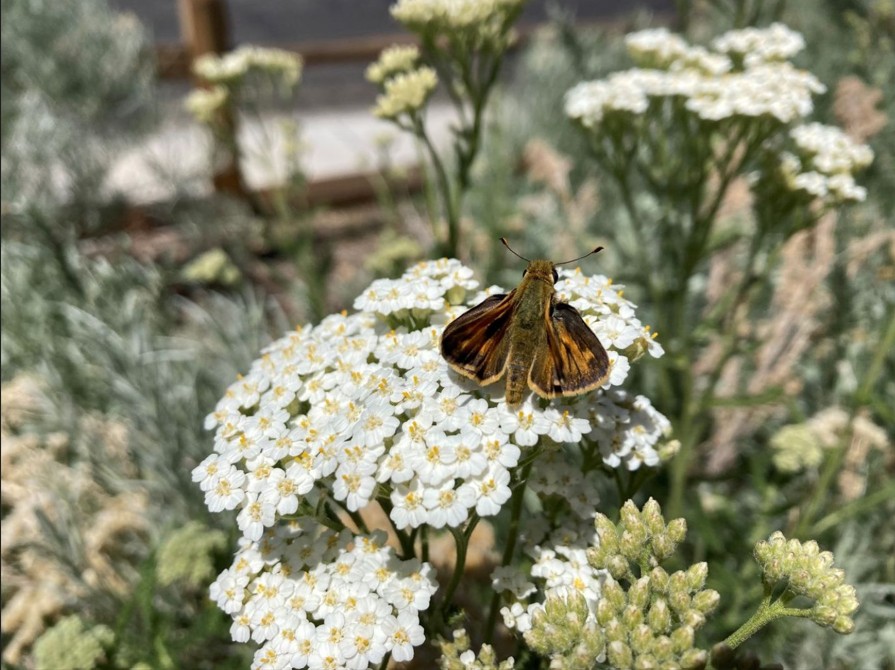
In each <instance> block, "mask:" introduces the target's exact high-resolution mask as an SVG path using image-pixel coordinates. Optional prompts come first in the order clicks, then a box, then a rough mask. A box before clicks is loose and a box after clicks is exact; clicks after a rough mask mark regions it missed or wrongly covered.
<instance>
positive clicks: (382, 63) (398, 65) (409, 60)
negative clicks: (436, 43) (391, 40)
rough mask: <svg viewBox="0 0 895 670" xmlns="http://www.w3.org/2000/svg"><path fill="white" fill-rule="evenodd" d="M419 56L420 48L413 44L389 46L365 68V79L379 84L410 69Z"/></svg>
mask: <svg viewBox="0 0 895 670" xmlns="http://www.w3.org/2000/svg"><path fill="white" fill-rule="evenodd" d="M419 57H420V50H419V49H418V48H417V47H416V46H414V45H408V46H401V45H398V44H396V45H393V46H390V47H388V48H387V49H384V50H383V51H382V53H381V54H379V59H378V60H377V61H376V62H375V63H372V64H371V65H370V67H368V68H367V79H368V80H369V81H371V82H373V83H374V84H381V83H383V82H384V81H385V80H386V79H388V78H389V77H392V76H394V75H396V74H400V73H401V72H407V71H408V70H412V69H413V68H414V66H415V65H416V63H417V61H418V60H419Z"/></svg>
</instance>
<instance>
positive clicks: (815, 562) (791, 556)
mask: <svg viewBox="0 0 895 670" xmlns="http://www.w3.org/2000/svg"><path fill="white" fill-rule="evenodd" d="M755 560H757V561H758V564H759V565H760V566H761V571H762V574H763V579H764V582H765V586H766V591H770V590H772V589H774V588H775V587H776V586H777V585H778V584H781V583H782V584H785V585H786V592H785V594H784V596H783V599H784V600H785V601H788V600H790V599H792V598H794V597H795V596H804V597H806V598H810V599H811V600H813V601H814V605H813V606H812V607H811V609H810V610H808V611H807V616H808V617H809V618H810V619H811V620H812V621H814V622H815V623H817V624H819V625H821V626H828V627H831V628H832V629H833V630H835V631H836V632H837V633H842V634H848V633H851V632H852V631H853V630H854V627H855V622H854V620H853V619H852V618H851V615H852V614H854V613H855V610H857V609H858V598H857V594H856V592H855V588H854V587H853V586H851V585H850V584H846V583H845V572H844V571H843V570H841V569H840V568H835V567H833V554H832V552H829V551H821V550H820V547H818V545H817V542H815V541H814V540H809V541H808V542H804V543H803V542H800V541H799V540H787V539H786V537H784V535H783V533H781V532H780V531H777V532H775V533H773V534H772V535H771V537H770V538H768V540H767V541H762V542H759V543H758V544H756V545H755Z"/></svg>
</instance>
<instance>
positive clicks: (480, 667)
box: [438, 628, 514, 670]
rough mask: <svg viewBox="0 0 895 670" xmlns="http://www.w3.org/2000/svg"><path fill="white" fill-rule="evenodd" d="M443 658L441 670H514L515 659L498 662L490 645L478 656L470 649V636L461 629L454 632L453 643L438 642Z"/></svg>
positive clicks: (484, 647)
mask: <svg viewBox="0 0 895 670" xmlns="http://www.w3.org/2000/svg"><path fill="white" fill-rule="evenodd" d="M438 646H439V647H440V648H441V658H440V659H439V661H438V665H439V667H440V668H441V670H513V666H514V661H513V657H512V656H511V657H510V658H508V659H506V660H504V661H501V662H500V663H498V662H497V654H496V653H495V652H494V648H493V647H492V646H491V645H490V644H483V645H482V648H481V649H479V653H478V655H476V653H475V652H474V651H472V650H471V649H470V648H469V647H470V640H469V635H468V634H467V633H466V630H465V629H463V628H461V629H460V630H455V631H454V639H453V641H452V642H448V641H447V640H442V641H440V642H438Z"/></svg>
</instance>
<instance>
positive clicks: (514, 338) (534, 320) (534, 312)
mask: <svg viewBox="0 0 895 670" xmlns="http://www.w3.org/2000/svg"><path fill="white" fill-rule="evenodd" d="M554 294H555V290H554V288H553V263H551V262H550V261H532V262H531V264H530V265H529V266H528V269H527V270H526V272H525V276H524V277H523V279H522V283H521V284H519V288H518V289H517V290H516V301H517V305H516V309H515V310H514V312H513V322H512V325H511V327H510V330H509V332H510V355H509V356H508V363H507V381H506V400H507V404H508V405H517V404H519V403H520V402H521V401H522V396H523V395H524V394H525V391H526V389H527V388H528V373H529V370H530V369H531V365H532V362H533V361H534V358H535V354H536V353H537V351H538V350H539V349H541V348H542V347H544V346H545V344H546V337H547V334H546V331H545V329H544V323H545V319H546V318H549V313H550V307H551V305H552V304H553V297H554Z"/></svg>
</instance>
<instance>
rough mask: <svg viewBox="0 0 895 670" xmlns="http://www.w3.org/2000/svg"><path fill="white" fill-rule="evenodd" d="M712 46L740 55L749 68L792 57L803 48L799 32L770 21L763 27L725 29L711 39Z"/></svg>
mask: <svg viewBox="0 0 895 670" xmlns="http://www.w3.org/2000/svg"><path fill="white" fill-rule="evenodd" d="M712 48H714V49H715V51H718V52H720V53H724V54H730V55H732V56H737V57H740V58H742V59H743V62H744V64H745V65H746V66H747V67H750V66H752V65H757V64H759V63H765V62H768V61H780V60H787V59H789V58H792V57H793V56H795V55H796V54H797V53H799V52H800V51H801V50H802V49H804V48H805V40H804V38H803V37H802V35H801V34H800V33H797V32H796V31H794V30H790V29H789V28H788V27H787V26H785V25H783V24H782V23H772V24H771V25H769V26H768V27H767V28H743V29H742V30H731V31H728V32H726V33H724V34H723V35H721V36H720V37H716V38H715V39H714V40H713V41H712Z"/></svg>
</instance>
